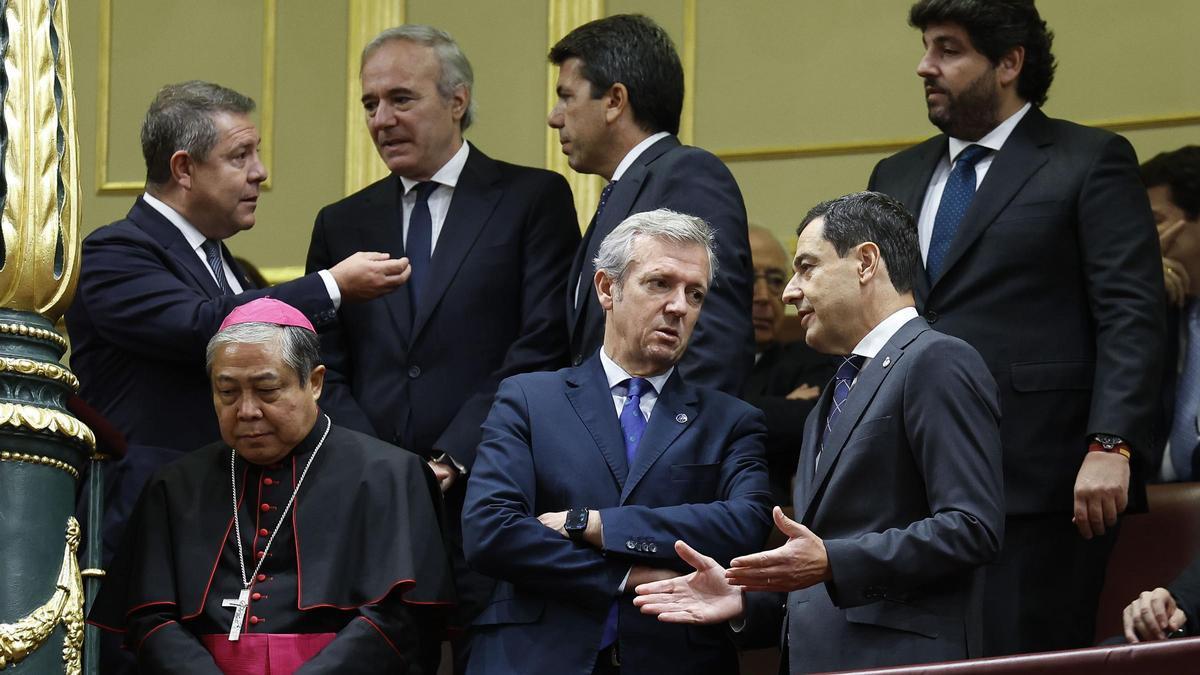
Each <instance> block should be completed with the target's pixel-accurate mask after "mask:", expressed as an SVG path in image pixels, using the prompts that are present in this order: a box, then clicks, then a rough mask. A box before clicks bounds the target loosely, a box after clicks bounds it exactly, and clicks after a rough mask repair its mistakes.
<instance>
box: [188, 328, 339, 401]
mask: <svg viewBox="0 0 1200 675" xmlns="http://www.w3.org/2000/svg"><path fill="white" fill-rule="evenodd" d="M232 344H254V345H276V346H278V347H279V351H280V354H281V355H282V356H283V362H284V363H286V364H287V365H288V366H290V367H291V368H292V370H295V371H296V375H298V376H299V377H300V384H301V386H303V384H304V383H305V382H306V381H307V380H308V376H309V375H310V374H311V373H312V371H313V368H316V367H317V366H318V365H320V363H321V342H320V340H319V339H318V338H317V334H316V333H314V332H312V331H310V330H305V329H303V328H298V327H296V326H280V325H278V324H273V323H263V322H259V321H252V322H248V323H237V324H234V325H232V326H230V327H228V328H226V329H225V330H223V331H221V332H219V333H217V334H216V335H214V336H212V339H211V340H209V341H208V348H207V349H206V350H205V352H204V366H205V368H207V369H208V374H209V377H211V376H212V366H213V358H214V357H215V356H216V354H217V351H218V350H220V349H221V348H222V347H224V346H226V345H232Z"/></svg>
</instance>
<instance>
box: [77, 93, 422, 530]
mask: <svg viewBox="0 0 1200 675" xmlns="http://www.w3.org/2000/svg"><path fill="white" fill-rule="evenodd" d="M253 110H254V101H252V100H250V99H249V98H247V97H246V96H243V95H241V94H239V93H237V92H235V91H232V90H230V89H226V88H224V87H221V86H218V85H215V84H211V83H208V82H195V81H193V82H183V83H179V84H173V85H168V86H166V87H163V88H162V89H161V90H160V91H159V92H158V95H157V96H156V97H155V99H154V101H153V102H152V103H151V105H150V109H149V111H148V112H147V113H146V119H145V121H144V122H143V124H142V133H141V136H142V154H143V156H144V157H145V160H146V192H145V194H143V195H142V196H141V197H139V198H138V200H137V201H136V202H135V203H134V205H133V208H132V209H130V211H129V215H127V216H126V217H125V218H124V219H123V220H119V221H117V222H115V223H112V224H110V225H107V226H105V227H102V228H100V229H98V230H96V231H95V232H93V233H92V234H91V235H90V236H88V237H87V239H85V240H84V242H83V253H82V256H83V257H82V268H81V272H80V277H79V289H78V292H77V295H76V297H75V302H74V303H73V304H72V305H71V307H70V309H68V310H67V314H66V322H67V332H68V333H69V335H70V337H71V346H72V354H71V366H72V368H73V369H74V370H75V373H76V374H77V375H78V376H79V382H80V395H81V396H82V397H83V398H84V400H85V401H87V402H88V403H89V404H90V405H91V406H92V407H94V408H96V409H97V410H99V411H100V413H101V414H103V415H104V417H106V418H107V419H108V420H109V421H110V422H112V424H113V426H115V427H116V428H117V429H118V430H119V431H120V432H121V433H122V434H124V436H125V438H126V439H127V440H128V442H129V448H128V451H127V453H126V455H125V457H124V458H123V459H122V460H121V461H120V462H119V463H118V464H116V466H114V467H112V468H111V469H110V470H109V471H108V472H107V477H106V478H107V480H106V482H107V483H108V486H107V489H106V496H105V501H106V506H107V508H106V512H105V522H104V527H103V530H104V532H103V537H104V541H105V542H106V545H107V546H106V547H114V546H116V543H117V542H118V541H120V538H121V533H122V531H123V530H124V527H125V523H126V521H127V519H128V516H129V513H130V512H131V511H132V509H133V505H134V502H135V501H136V500H137V496H138V494H139V493H140V492H141V490H142V486H143V485H144V484H145V483H146V480H147V479H149V477H150V476H151V474H153V473H154V471H155V470H157V469H158V468H159V467H161V466H163V465H165V464H166V463H168V462H170V461H171V460H172V459H175V458H177V457H179V456H180V455H181V454H183V453H184V452H189V451H191V450H194V449H196V448H199V447H201V446H204V445H207V444H209V443H212V442H215V441H217V440H219V439H220V433H219V430H218V428H217V419H216V416H215V415H213V414H212V412H211V411H212V388H211V386H210V385H209V381H208V375H207V371H206V370H205V366H204V349H205V345H206V344H207V343H208V340H209V339H210V338H211V337H212V336H213V335H215V334H216V332H217V328H218V327H219V326H220V323H221V320H222V319H223V318H224V317H225V316H226V315H227V314H229V312H230V311H231V310H233V308H234V307H236V306H238V305H241V304H243V303H246V302H249V301H251V300H254V299H255V298H260V297H263V296H264V295H267V294H270V295H272V296H274V297H275V298H278V299H280V300H284V301H286V302H288V303H289V304H291V305H293V306H295V307H297V308H299V309H300V310H301V311H303V312H304V313H305V315H307V316H308V318H309V320H311V321H312V322H313V323H315V324H322V323H328V322H330V321H332V320H333V318H334V312H335V310H336V308H337V305H338V303H340V302H343V301H346V302H349V301H355V300H365V299H368V298H373V297H377V296H379V295H380V294H383V293H386V292H388V291H389V290H391V289H393V288H396V287H397V286H398V285H400V284H402V283H403V282H404V280H405V279H406V278H407V277H408V269H407V268H408V263H407V262H406V261H404V260H391V259H389V258H388V256H387V255H385V254H382V253H356V254H355V255H353V256H349V257H348V258H347V259H346V260H344V261H342V262H341V263H339V264H337V265H335V266H332V267H329V268H321V270H320V271H316V270H314V273H312V274H309V275H307V276H305V277H303V278H300V279H297V280H295V281H291V282H288V283H284V284H280V285H278V286H275V287H274V288H271V289H269V290H266V289H257V290H256V289H253V287H252V286H251V285H250V283H249V282H248V281H247V279H246V277H245V276H244V275H243V274H242V271H241V268H240V267H239V266H238V265H237V264H236V263H235V262H234V261H233V257H232V256H231V255H230V253H229V250H228V249H227V248H225V244H224V243H223V242H224V240H226V239H228V238H229V237H232V236H233V235H235V234H237V233H238V232H241V231H242V230H247V229H250V228H251V227H253V226H254V211H255V208H256V206H257V204H258V194H259V185H260V184H261V183H262V182H263V181H264V180H266V178H267V170H266V167H264V166H263V165H262V162H261V161H259V157H258V130H257V129H256V128H255V126H254V122H253V121H252V120H251V119H250V113H251V112H252V111H253ZM204 411H209V412H204Z"/></svg>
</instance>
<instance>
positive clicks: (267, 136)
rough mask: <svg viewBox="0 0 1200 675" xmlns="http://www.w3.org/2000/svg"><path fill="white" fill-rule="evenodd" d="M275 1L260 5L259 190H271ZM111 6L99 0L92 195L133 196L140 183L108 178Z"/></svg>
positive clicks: (142, 186)
mask: <svg viewBox="0 0 1200 675" xmlns="http://www.w3.org/2000/svg"><path fill="white" fill-rule="evenodd" d="M276 2H277V0H262V3H263V50H262V55H263V65H262V87H263V91H262V95H261V96H260V97H259V103H260V105H259V113H260V115H261V118H260V119H259V131H260V132H261V133H260V137H261V139H262V142H261V143H260V144H259V148H258V153H259V155H260V156H261V157H262V162H263V164H264V165H265V166H266V167H267V180H265V181H263V183H262V189H264V190H269V189H271V178H270V173H271V168H272V167H271V159H272V158H273V157H274V156H275V152H274V146H275V144H274V140H275V91H274V89H275V42H276V30H277V26H278V17H277V16H276V14H277V11H276V10H277V9H278V7H277V5H276ZM112 3H113V0H100V22H99V26H98V27H97V30H99V31H100V40H99V45H100V46H99V50H98V51H99V58H98V59H97V63H98V72H97V77H96V112H97V119H96V185H97V187H96V194H135V193H140V192H142V191H143V190H145V189H146V182H145V181H142V180H109V179H108V121H109V117H108V109H109V101H110V100H111V98H112Z"/></svg>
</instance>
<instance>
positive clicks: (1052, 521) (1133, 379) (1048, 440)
mask: <svg viewBox="0 0 1200 675" xmlns="http://www.w3.org/2000/svg"><path fill="white" fill-rule="evenodd" d="M909 22H910V23H911V24H912V25H913V26H914V27H916V28H918V29H920V30H921V31H922V34H923V41H924V44H925V54H924V56H923V57H922V58H921V61H920V63H919V64H918V66H917V75H918V76H919V77H921V78H922V80H924V84H925V95H926V103H927V106H928V109H929V119H930V121H931V122H933V123H934V125H936V126H937V127H938V128H939V129H941V130H942V131H943V133H942V134H940V135H938V136H935V137H933V138H931V139H929V140H928V141H925V142H924V143H921V144H919V145H917V146H915V147H913V148H910V149H908V150H904V151H903V152H900V153H898V154H896V155H895V156H892V157H889V158H887V159H885V160H883V161H881V162H880V163H879V164H878V165H877V166H876V167H875V171H874V173H873V174H872V175H871V179H870V187H871V189H874V190H878V191H880V192H884V193H887V194H889V195H892V196H893V197H896V198H897V199H899V200H900V201H901V202H903V203H904V204H905V206H907V207H908V208H909V209H910V210H912V211H913V212H914V213H916V214H917V223H918V232H919V234H920V237H921V239H920V241H921V252H922V254H923V255H924V259H925V271H926V273H925V274H924V275H920V276H919V277H918V279H917V286H916V299H917V307H918V308H919V309H920V310H921V311H922V312H923V314H924V315H925V318H926V319H927V320H928V321H929V322H930V323H931V324H932V325H933V326H934V328H936V329H937V330H939V331H941V332H944V333H947V334H949V335H953V336H955V337H959V338H962V339H964V340H966V341H967V342H968V343H969V344H971V346H973V347H975V348H976V349H978V350H979V353H980V354H982V355H983V358H984V361H986V362H987V364H988V367H989V368H990V369H991V371H992V375H993V376H995V378H996V382H997V383H998V384H999V387H1000V408H1001V410H1003V411H1004V417H1003V420H1002V423H1001V435H1002V438H1003V442H1004V485H1005V491H1006V496H1007V504H1008V524H1007V526H1006V528H1005V531H1006V532H1007V535H1006V537H1007V538H1006V540H1005V545H1004V549H1003V550H1002V552H1001V554H1000V556H999V557H998V558H997V561H996V563H995V564H994V565H992V566H991V568H989V570H988V581H987V590H986V597H987V600H986V602H985V607H986V611H987V617H986V631H985V632H986V635H987V640H988V642H987V644H986V645H985V652H986V653H987V654H989V655H997V654H1009V653H1021V652H1030V651H1043V650H1051V649H1065V648H1073V647H1083V646H1086V645H1088V644H1090V643H1091V637H1092V632H1093V627H1094V625H1095V614H1096V603H1097V601H1098V598H1099V594H1100V589H1101V587H1102V586H1103V580H1104V570H1105V566H1106V563H1107V560H1108V555H1109V552H1110V551H1111V549H1112V544H1113V541H1114V540H1115V537H1116V532H1115V530H1114V529H1113V528H1114V526H1115V525H1116V524H1117V517H1118V514H1120V513H1121V512H1122V511H1124V510H1125V509H1126V507H1127V505H1130V506H1132V507H1133V508H1140V507H1141V505H1142V504H1143V503H1144V480H1145V477H1146V473H1147V472H1146V468H1147V465H1148V461H1147V460H1148V458H1149V456H1150V454H1151V451H1152V445H1153V443H1152V439H1151V437H1152V435H1153V433H1152V427H1153V424H1154V423H1153V413H1154V406H1155V401H1156V400H1157V395H1158V391H1159V388H1158V387H1159V384H1158V383H1159V377H1160V375H1159V374H1160V372H1161V358H1162V352H1163V335H1164V331H1163V281H1162V271H1161V269H1160V266H1159V254H1158V250H1157V241H1156V237H1155V232H1154V224H1153V221H1152V220H1151V216H1150V209H1149V207H1148V205H1147V201H1146V191H1145V190H1144V189H1143V188H1142V186H1141V183H1140V182H1139V181H1138V175H1137V159H1136V157H1135V156H1134V152H1133V149H1132V148H1131V147H1130V145H1129V143H1128V142H1127V141H1126V140H1125V139H1123V138H1121V137H1120V136H1117V135H1115V134H1112V133H1109V132H1107V131H1103V130H1100V129H1090V128H1086V127H1082V126H1079V125H1075V124H1072V123H1070V122H1066V121H1062V120H1054V119H1050V118H1048V117H1046V115H1045V114H1043V113H1042V111H1041V109H1040V106H1041V105H1042V103H1043V102H1044V101H1045V100H1046V93H1047V91H1048V89H1049V87H1050V83H1051V80H1052V79H1053V74H1054V56H1053V55H1052V54H1051V51H1050V43H1051V40H1052V38H1053V35H1052V33H1051V32H1050V31H1049V30H1048V29H1047V27H1046V24H1045V22H1044V21H1042V19H1041V17H1040V16H1039V15H1038V12H1037V9H1036V8H1035V7H1034V4H1033V2H1032V0H995V1H991V2H981V1H977V0H921V2H918V3H916V4H915V5H913V7H912V9H911V11H910V14H909Z"/></svg>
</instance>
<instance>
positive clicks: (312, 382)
mask: <svg viewBox="0 0 1200 675" xmlns="http://www.w3.org/2000/svg"><path fill="white" fill-rule="evenodd" d="M308 385H309V386H310V387H311V388H312V397H313V400H314V401H315V400H317V399H319V398H321V390H322V389H323V388H324V387H325V366H317V367H316V368H313V369H312V372H311V373H309V374H308Z"/></svg>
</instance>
